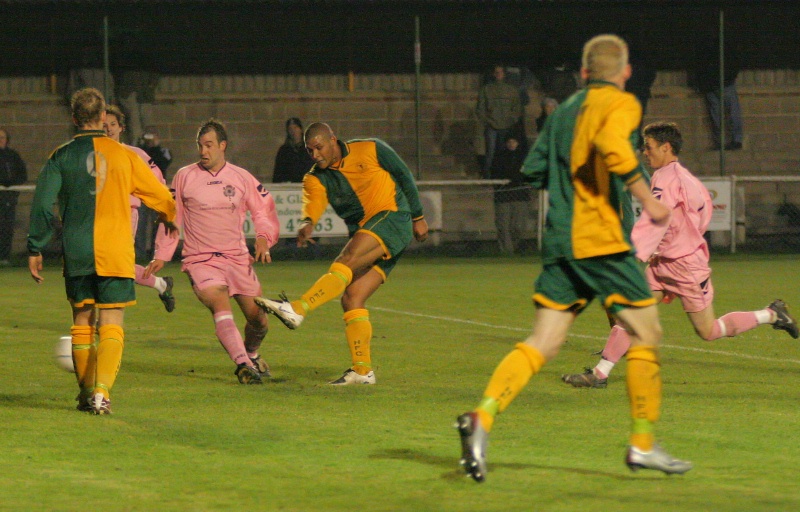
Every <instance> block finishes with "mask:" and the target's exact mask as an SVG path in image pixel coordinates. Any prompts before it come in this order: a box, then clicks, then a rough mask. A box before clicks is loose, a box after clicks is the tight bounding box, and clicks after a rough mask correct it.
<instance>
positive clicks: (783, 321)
mask: <svg viewBox="0 0 800 512" xmlns="http://www.w3.org/2000/svg"><path fill="white" fill-rule="evenodd" d="M682 145H683V138H682V137H681V132H680V130H679V129H678V126H677V125H676V124H675V123H652V124H650V125H648V126H646V127H645V129H644V157H645V160H646V161H647V164H648V166H650V168H652V169H654V170H655V172H654V173H653V177H652V181H651V184H650V187H651V191H652V194H653V196H654V197H655V198H656V199H658V200H659V201H660V202H661V203H662V204H664V205H665V206H666V207H667V208H669V209H670V210H671V211H672V216H671V218H670V222H669V223H668V224H665V225H657V224H654V223H653V222H651V219H650V218H649V216H648V215H647V214H646V213H644V214H642V217H641V218H640V219H639V221H638V222H637V223H636V224H635V226H634V228H633V232H632V233H631V238H632V240H633V243H634V246H635V247H636V257H637V258H638V259H640V260H641V261H646V262H648V265H647V269H646V270H645V276H646V277H647V282H648V284H649V285H650V288H651V289H652V290H653V295H654V296H655V298H656V300H657V301H659V302H663V303H664V304H669V303H670V302H671V301H672V300H673V299H674V298H675V297H678V298H680V300H681V303H682V304H683V310H684V311H685V312H686V316H688V317H689V321H690V322H691V323H692V325H693V326H694V330H695V332H697V335H698V336H700V337H701V338H703V339H704V340H706V341H711V340H716V339H719V338H722V337H725V336H727V337H734V336H737V335H739V334H741V333H743V332H747V331H749V330H751V329H755V328H756V327H758V326H759V325H772V327H773V328H775V329H780V330H783V331H786V332H787V333H789V335H790V336H791V337H792V338H797V337H798V335H800V332H799V331H798V326H797V322H796V321H795V319H794V318H792V317H791V315H789V311H788V309H787V307H786V304H785V303H784V302H783V301H782V300H779V299H778V300H775V301H773V302H772V303H771V304H770V305H769V306H767V307H766V308H764V309H761V310H759V311H746V312H735V313H728V314H726V315H724V316H722V317H720V318H716V316H715V315H714V305H713V302H714V286H713V285H712V284H711V268H709V265H708V260H709V252H708V243H706V240H705V238H704V237H703V235H704V234H705V232H706V229H708V224H709V222H711V213H712V208H713V206H712V204H711V196H710V195H709V193H708V190H706V187H705V186H704V185H703V184H702V183H701V182H700V180H698V179H697V178H696V177H695V176H694V175H692V173H691V172H689V170H687V169H686V168H685V167H684V166H682V165H681V164H680V162H679V161H678V154H680V151H681V146H682ZM630 344H631V343H630V337H629V336H628V333H627V331H626V330H625V328H624V327H623V326H621V325H619V324H617V325H614V326H613V327H612V328H611V333H610V334H609V336H608V341H606V346H605V347H604V348H603V351H602V356H601V358H600V361H599V362H598V363H597V365H596V366H595V367H594V368H593V369H589V368H587V369H586V371H585V372H584V373H572V374H566V375H562V376H561V380H563V381H564V382H566V383H567V384H571V385H572V386H575V387H588V388H604V387H606V385H607V382H608V376H609V375H610V374H611V370H612V369H613V368H614V365H615V364H616V363H617V361H619V359H620V358H621V357H622V356H623V355H624V354H625V353H626V352H627V351H628V348H629V347H630Z"/></svg>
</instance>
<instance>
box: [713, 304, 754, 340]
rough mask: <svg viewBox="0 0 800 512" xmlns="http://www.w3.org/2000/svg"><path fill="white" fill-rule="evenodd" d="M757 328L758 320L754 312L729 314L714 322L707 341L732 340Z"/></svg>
mask: <svg viewBox="0 0 800 512" xmlns="http://www.w3.org/2000/svg"><path fill="white" fill-rule="evenodd" d="M756 327H758V318H756V314H755V313H753V312H752V311H746V312H736V313H728V314H727V315H723V316H721V317H720V318H718V319H717V320H716V321H715V322H714V325H713V326H712V327H711V335H710V336H709V337H708V338H706V341H711V340H716V339H718V338H722V337H723V336H727V337H729V338H732V337H734V336H736V335H737V334H741V333H743V332H747V331H749V330H750V329H754V328H756Z"/></svg>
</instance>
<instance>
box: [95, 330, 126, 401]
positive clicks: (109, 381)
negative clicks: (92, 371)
mask: <svg viewBox="0 0 800 512" xmlns="http://www.w3.org/2000/svg"><path fill="white" fill-rule="evenodd" d="M99 331H100V343H99V344H98V345H97V378H96V379H95V384H94V392H95V393H102V394H103V396H105V397H106V398H109V395H108V392H109V391H111V388H112V387H113V386H114V381H115V380H116V379H117V373H119V366H120V364H122V349H123V347H124V346H125V334H124V333H123V331H122V327H121V326H119V325H103V326H101V327H100V329H99Z"/></svg>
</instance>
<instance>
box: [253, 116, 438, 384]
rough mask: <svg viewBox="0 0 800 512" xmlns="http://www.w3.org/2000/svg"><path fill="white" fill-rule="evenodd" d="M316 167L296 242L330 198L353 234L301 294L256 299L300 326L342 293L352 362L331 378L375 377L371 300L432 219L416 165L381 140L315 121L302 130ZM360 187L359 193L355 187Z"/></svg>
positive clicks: (303, 240) (367, 380)
mask: <svg viewBox="0 0 800 512" xmlns="http://www.w3.org/2000/svg"><path fill="white" fill-rule="evenodd" d="M304 140H305V144H306V150H307V151H308V153H309V154H310V155H311V157H312V158H313V159H314V162H315V164H314V166H313V167H312V168H311V170H310V171H309V172H308V173H306V175H305V177H304V178H303V210H302V216H303V222H302V223H301V224H300V226H299V229H298V232H297V245H298V247H305V246H306V244H308V243H314V241H313V240H312V238H311V235H312V234H313V231H314V225H315V224H316V223H317V221H318V220H319V218H320V217H321V216H322V213H323V212H324V211H325V208H326V207H327V205H328V203H330V204H331V206H332V207H333V209H334V211H335V212H336V214H337V215H339V216H340V217H341V218H342V219H343V220H344V221H345V223H346V224H347V227H348V230H349V232H350V240H349V241H348V242H347V244H346V245H345V246H344V248H343V249H342V252H341V253H340V254H339V256H338V257H337V258H336V260H335V261H334V262H333V264H332V265H331V266H330V268H329V269H328V272H327V273H326V274H324V275H323V276H322V277H320V278H319V279H318V280H317V282H316V283H314V285H313V286H312V287H311V288H309V289H308V290H307V291H306V292H305V293H304V294H303V295H301V296H300V298H299V299H297V300H294V301H291V302H289V300H288V298H287V297H286V296H285V295H282V296H281V299H280V300H270V299H265V298H263V297H257V298H256V299H255V301H256V304H258V305H259V306H260V307H261V308H262V309H264V311H266V312H268V313H271V314H273V315H275V316H276V317H278V318H279V319H280V320H281V321H282V322H283V323H284V325H286V326H287V327H288V328H289V329H297V328H298V327H300V324H301V323H302V322H303V320H304V319H305V317H306V315H308V314H309V313H310V312H311V311H313V310H314V309H316V308H318V307H320V306H321V305H323V304H325V303H326V302H328V301H330V300H333V299H335V298H336V297H338V296H340V295H341V296H342V299H341V303H342V309H343V310H344V315H343V316H342V319H343V320H344V324H345V328H344V333H345V338H346V339H347V344H348V346H349V347H350V356H351V359H352V366H351V367H350V368H348V369H347V370H345V372H344V374H342V376H341V377H340V378H338V379H336V380H334V381H332V382H330V384H333V385H336V386H342V385H349V384H375V382H376V380H375V372H374V371H373V369H372V357H371V350H370V342H371V340H372V323H371V322H370V319H369V311H368V310H367V309H366V302H367V300H368V299H369V298H370V297H371V296H372V294H373V293H375V292H376V291H377V290H378V288H379V287H380V285H381V284H383V283H384V281H386V278H387V277H388V275H389V273H390V272H391V271H392V269H393V268H394V266H395V265H396V264H397V260H398V259H400V256H401V255H402V254H403V252H404V251H405V249H406V247H408V245H409V244H410V243H411V240H412V239H416V240H418V241H420V242H422V241H424V240H425V239H426V238H427V236H428V223H427V222H426V221H425V219H424V218H423V216H422V204H421V203H420V200H419V192H418V191H417V186H416V184H415V183H414V178H413V176H412V175H411V171H410V170H409V169H408V166H406V164H405V162H403V160H402V159H401V158H400V156H399V155H398V154H397V153H395V151H394V150H393V149H392V148H391V147H389V145H388V144H386V143H385V142H383V141H381V140H378V139H363V140H351V141H348V142H343V141H340V140H338V139H337V138H336V136H335V135H334V133H333V130H331V127H330V126H328V125H327V124H325V123H314V124H312V125H311V126H309V127H308V129H307V130H306V132H305V135H304ZM356 191H357V192H356Z"/></svg>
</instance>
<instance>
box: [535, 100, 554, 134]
mask: <svg viewBox="0 0 800 512" xmlns="http://www.w3.org/2000/svg"><path fill="white" fill-rule="evenodd" d="M556 108H558V100H556V99H555V98H551V97H549V96H546V97H544V98H542V112H541V113H540V114H539V117H537V118H536V133H540V132H541V131H542V128H543V127H544V122H545V121H547V118H548V116H550V114H552V113H553V112H555V110H556Z"/></svg>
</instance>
